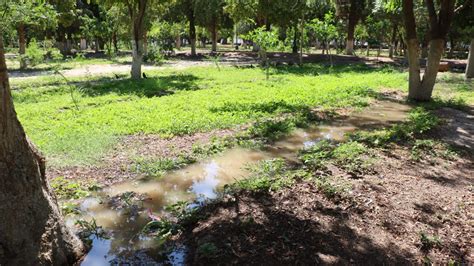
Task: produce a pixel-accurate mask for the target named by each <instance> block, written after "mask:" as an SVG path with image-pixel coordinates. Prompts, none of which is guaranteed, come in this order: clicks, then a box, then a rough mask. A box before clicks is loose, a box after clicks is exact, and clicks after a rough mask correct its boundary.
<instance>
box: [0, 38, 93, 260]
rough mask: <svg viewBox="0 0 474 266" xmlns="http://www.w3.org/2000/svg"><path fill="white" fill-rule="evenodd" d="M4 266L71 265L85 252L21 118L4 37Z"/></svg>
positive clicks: (0, 171) (0, 55) (0, 252)
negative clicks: (12, 90) (10, 80)
mask: <svg viewBox="0 0 474 266" xmlns="http://www.w3.org/2000/svg"><path fill="white" fill-rule="evenodd" d="M0 214H1V215H0V265H67V264H69V265H71V264H73V263H75V262H76V261H77V260H78V259H79V258H80V257H81V256H82V254H83V253H84V247H83V245H82V242H81V241H80V240H79V239H78V238H77V237H76V236H75V235H74V234H73V233H72V232H71V231H70V230H69V229H68V228H67V227H66V226H65V225H64V222H63V219H62V216H61V213H60V211H59V208H58V204H57V202H56V198H55V197H54V195H53V194H52V193H51V189H50V186H49V184H48V182H47V180H46V177H45V164H44V158H43V157H42V156H41V155H40V154H39V153H38V152H37V151H36V149H35V148H34V147H33V146H32V145H31V144H30V143H29V141H28V140H27V138H26V135H25V132H24V130H23V127H22V126H21V124H20V122H19V121H18V118H17V116H16V113H15V110H14V107H13V101H12V97H11V93H10V87H9V83H8V74H7V68H6V64H5V56H4V47H3V40H2V38H1V35H0Z"/></svg>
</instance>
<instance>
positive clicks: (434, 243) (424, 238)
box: [420, 232, 441, 250]
mask: <svg viewBox="0 0 474 266" xmlns="http://www.w3.org/2000/svg"><path fill="white" fill-rule="evenodd" d="M420 242H421V248H422V249H424V250H430V249H432V248H434V247H440V246H441V240H440V239H439V237H438V236H435V235H433V236H430V235H428V234H426V233H424V232H421V233H420Z"/></svg>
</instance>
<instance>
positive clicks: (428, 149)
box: [411, 139, 456, 161]
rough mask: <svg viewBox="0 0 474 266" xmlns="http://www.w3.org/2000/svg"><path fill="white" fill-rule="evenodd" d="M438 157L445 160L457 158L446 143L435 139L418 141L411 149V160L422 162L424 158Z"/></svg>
mask: <svg viewBox="0 0 474 266" xmlns="http://www.w3.org/2000/svg"><path fill="white" fill-rule="evenodd" d="M429 156H436V157H441V158H443V159H447V160H452V159H453V158H455V157H456V152H455V151H453V150H452V149H450V148H449V147H448V146H447V145H446V144H445V143H441V142H439V141H436V140H433V139H417V140H415V143H414V144H413V146H412V148H411V159H412V160H414V161H420V160H421V159H422V158H423V157H429Z"/></svg>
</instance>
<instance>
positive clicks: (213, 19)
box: [195, 0, 225, 52]
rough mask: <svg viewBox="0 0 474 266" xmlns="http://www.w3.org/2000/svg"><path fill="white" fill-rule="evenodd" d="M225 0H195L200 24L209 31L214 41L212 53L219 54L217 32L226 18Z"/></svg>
mask: <svg viewBox="0 0 474 266" xmlns="http://www.w3.org/2000/svg"><path fill="white" fill-rule="evenodd" d="M224 4H225V2H224V0H195V5H196V8H195V10H196V14H201V15H200V16H198V17H197V20H198V21H199V22H200V24H201V25H202V26H204V27H206V28H208V29H209V31H210V32H211V39H212V52H217V30H218V27H219V25H220V24H221V21H222V19H223V17H224Z"/></svg>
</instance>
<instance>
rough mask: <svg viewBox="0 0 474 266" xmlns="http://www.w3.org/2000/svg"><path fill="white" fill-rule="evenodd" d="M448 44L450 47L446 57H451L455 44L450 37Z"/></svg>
mask: <svg viewBox="0 0 474 266" xmlns="http://www.w3.org/2000/svg"><path fill="white" fill-rule="evenodd" d="M449 44H450V48H449V53H448V58H453V57H454V47H455V46H456V45H455V41H454V38H452V37H451V38H450V39H449Z"/></svg>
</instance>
